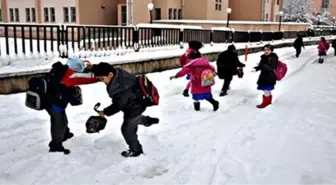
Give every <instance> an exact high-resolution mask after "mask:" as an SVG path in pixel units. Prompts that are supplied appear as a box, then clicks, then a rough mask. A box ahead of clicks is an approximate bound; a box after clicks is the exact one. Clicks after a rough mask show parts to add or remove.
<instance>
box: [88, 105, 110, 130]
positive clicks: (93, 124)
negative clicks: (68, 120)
mask: <svg viewBox="0 0 336 185" xmlns="http://www.w3.org/2000/svg"><path fill="white" fill-rule="evenodd" d="M99 107H100V103H97V104H96V105H95V106H94V108H93V109H94V111H96V112H97V113H98V112H99V111H98V108H99ZM106 123H107V119H106V118H104V117H101V116H90V117H89V119H88V120H87V121H86V123H85V126H86V133H88V134H93V133H99V131H101V130H104V129H105V127H106Z"/></svg>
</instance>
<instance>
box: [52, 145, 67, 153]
mask: <svg viewBox="0 0 336 185" xmlns="http://www.w3.org/2000/svg"><path fill="white" fill-rule="evenodd" d="M49 152H62V153H64V154H65V155H68V154H70V150H69V149H65V148H64V147H63V146H62V145H60V146H51V147H50V149H49Z"/></svg>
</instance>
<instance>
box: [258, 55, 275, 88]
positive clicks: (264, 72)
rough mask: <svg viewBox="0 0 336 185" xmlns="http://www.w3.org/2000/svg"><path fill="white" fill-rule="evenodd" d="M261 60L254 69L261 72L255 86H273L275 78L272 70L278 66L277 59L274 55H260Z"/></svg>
mask: <svg viewBox="0 0 336 185" xmlns="http://www.w3.org/2000/svg"><path fill="white" fill-rule="evenodd" d="M260 58H261V60H260V62H259V64H258V66H257V67H255V69H256V70H257V71H259V70H260V71H261V72H260V75H259V79H258V81H257V84H258V85H259V86H274V85H275V84H276V76H275V72H274V70H275V69H276V67H277V65H278V60H279V57H278V55H277V54H275V53H271V54H270V55H268V56H267V55H261V57H260Z"/></svg>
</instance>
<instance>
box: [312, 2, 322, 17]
mask: <svg viewBox="0 0 336 185" xmlns="http://www.w3.org/2000/svg"><path fill="white" fill-rule="evenodd" d="M321 8H322V0H312V2H311V13H315V14H316V13H320V12H321Z"/></svg>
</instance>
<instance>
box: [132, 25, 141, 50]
mask: <svg viewBox="0 0 336 185" xmlns="http://www.w3.org/2000/svg"><path fill="white" fill-rule="evenodd" d="M132 38H133V49H134V51H135V52H139V51H140V45H139V28H138V27H137V26H134V28H133V37H132Z"/></svg>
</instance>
